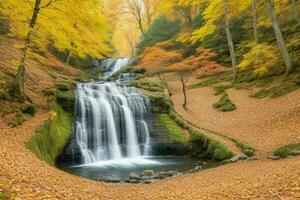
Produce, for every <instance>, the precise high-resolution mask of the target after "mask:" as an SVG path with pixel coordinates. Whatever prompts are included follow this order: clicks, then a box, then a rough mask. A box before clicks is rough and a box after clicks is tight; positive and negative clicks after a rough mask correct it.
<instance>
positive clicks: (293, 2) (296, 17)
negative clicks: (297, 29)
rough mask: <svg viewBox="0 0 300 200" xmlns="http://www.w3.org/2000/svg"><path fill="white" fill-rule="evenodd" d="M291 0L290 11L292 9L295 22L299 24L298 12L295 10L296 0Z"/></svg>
mask: <svg viewBox="0 0 300 200" xmlns="http://www.w3.org/2000/svg"><path fill="white" fill-rule="evenodd" d="M291 1H292V4H291V6H292V11H293V15H294V18H295V20H296V22H297V24H298V25H300V19H299V13H298V11H297V4H296V1H295V0H291Z"/></svg>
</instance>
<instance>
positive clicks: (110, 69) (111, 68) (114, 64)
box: [100, 58, 130, 79]
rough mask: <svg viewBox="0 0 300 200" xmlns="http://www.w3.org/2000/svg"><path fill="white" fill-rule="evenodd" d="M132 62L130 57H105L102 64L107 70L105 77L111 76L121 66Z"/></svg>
mask: <svg viewBox="0 0 300 200" xmlns="http://www.w3.org/2000/svg"><path fill="white" fill-rule="evenodd" d="M129 63H130V58H118V59H105V60H104V61H102V63H101V64H100V66H102V67H103V68H104V69H105V70H106V71H107V72H106V73H105V74H104V75H103V77H102V78H103V79H107V78H109V77H110V76H111V75H113V74H114V73H116V72H117V71H119V70H120V69H121V68H123V67H125V66H127V65H128V64H129Z"/></svg>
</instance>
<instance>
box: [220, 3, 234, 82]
mask: <svg viewBox="0 0 300 200" xmlns="http://www.w3.org/2000/svg"><path fill="white" fill-rule="evenodd" d="M223 6H224V20H225V29H226V37H227V42H228V47H229V51H230V57H231V63H232V68H233V77H232V79H233V82H235V81H236V76H237V61H236V54H235V49H234V45H233V41H232V36H231V31H230V23H229V18H228V2H227V0H223Z"/></svg>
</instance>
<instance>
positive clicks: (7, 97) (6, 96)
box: [0, 91, 11, 101]
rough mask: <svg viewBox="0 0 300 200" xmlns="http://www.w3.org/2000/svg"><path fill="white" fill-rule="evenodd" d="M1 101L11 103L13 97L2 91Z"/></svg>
mask: <svg viewBox="0 0 300 200" xmlns="http://www.w3.org/2000/svg"><path fill="white" fill-rule="evenodd" d="M1 100H4V101H9V100H11V97H10V95H9V94H8V93H6V92H4V91H0V101H1Z"/></svg>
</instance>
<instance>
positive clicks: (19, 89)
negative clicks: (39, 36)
mask: <svg viewBox="0 0 300 200" xmlns="http://www.w3.org/2000/svg"><path fill="white" fill-rule="evenodd" d="M40 5H41V0H36V1H35V6H34V10H33V14H32V17H31V20H30V23H29V31H28V33H27V36H26V40H25V47H24V49H23V57H22V59H21V63H20V65H19V67H18V72H17V75H16V78H15V80H14V81H13V83H12V85H11V92H12V93H14V94H16V95H17V96H18V97H20V98H21V99H22V98H23V95H24V80H25V62H26V57H27V53H28V50H29V47H30V43H31V36H32V33H33V30H34V27H35V25H36V21H37V18H38V14H39V12H40Z"/></svg>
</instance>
